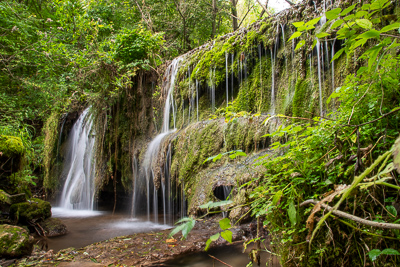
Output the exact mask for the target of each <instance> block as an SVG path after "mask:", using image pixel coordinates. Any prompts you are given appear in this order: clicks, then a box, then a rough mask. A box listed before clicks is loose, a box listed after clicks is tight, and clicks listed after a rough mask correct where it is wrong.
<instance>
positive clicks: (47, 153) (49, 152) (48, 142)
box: [43, 112, 60, 191]
mask: <svg viewBox="0 0 400 267" xmlns="http://www.w3.org/2000/svg"><path fill="white" fill-rule="evenodd" d="M59 118H60V114H59V113H58V112H53V113H52V114H51V115H50V116H49V118H48V119H47V121H46V123H45V125H44V129H43V131H44V136H45V138H44V151H43V165H44V180H43V187H44V188H45V189H46V191H52V190H55V189H56V187H57V184H58V177H56V176H55V175H53V174H52V173H51V168H52V166H53V164H54V161H55V160H56V157H57V155H56V146H57V141H58V121H59Z"/></svg>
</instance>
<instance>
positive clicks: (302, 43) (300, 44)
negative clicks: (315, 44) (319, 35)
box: [294, 40, 306, 51]
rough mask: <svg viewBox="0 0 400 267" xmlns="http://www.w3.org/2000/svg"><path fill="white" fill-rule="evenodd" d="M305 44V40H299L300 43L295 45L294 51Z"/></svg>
mask: <svg viewBox="0 0 400 267" xmlns="http://www.w3.org/2000/svg"><path fill="white" fill-rule="evenodd" d="M305 44H306V41H305V40H301V41H300V42H298V43H297V45H296V48H295V49H294V50H295V51H296V50H298V49H300V48H302V47H303V46H304V45H305Z"/></svg>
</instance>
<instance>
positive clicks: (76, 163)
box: [60, 109, 95, 210]
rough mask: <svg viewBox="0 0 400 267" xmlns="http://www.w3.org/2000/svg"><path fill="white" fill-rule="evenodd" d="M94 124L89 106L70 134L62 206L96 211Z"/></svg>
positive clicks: (64, 168) (64, 169) (64, 171)
mask: <svg viewBox="0 0 400 267" xmlns="http://www.w3.org/2000/svg"><path fill="white" fill-rule="evenodd" d="M92 124H93V120H92V117H91V115H90V114H89V109H86V110H85V111H83V113H82V114H81V115H80V117H79V118H78V120H77V121H76V122H75V124H74V126H73V127H72V129H71V132H70V135H69V137H68V152H67V156H66V159H65V163H64V167H63V174H66V180H65V183H64V186H63V190H62V194H61V200H60V207H61V208H65V209H74V210H93V205H94V193H95V190H94V159H93V145H94V141H95V137H94V135H93V133H92Z"/></svg>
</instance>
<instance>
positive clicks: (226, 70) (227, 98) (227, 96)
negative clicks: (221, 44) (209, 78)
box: [225, 52, 229, 107]
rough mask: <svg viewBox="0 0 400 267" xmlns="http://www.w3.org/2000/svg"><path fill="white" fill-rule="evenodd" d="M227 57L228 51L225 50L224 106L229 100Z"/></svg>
mask: <svg viewBox="0 0 400 267" xmlns="http://www.w3.org/2000/svg"><path fill="white" fill-rule="evenodd" d="M228 57H229V54H228V52H225V72H226V74H225V80H226V106H227V107H228V102H229V85H228V82H229V76H228Z"/></svg>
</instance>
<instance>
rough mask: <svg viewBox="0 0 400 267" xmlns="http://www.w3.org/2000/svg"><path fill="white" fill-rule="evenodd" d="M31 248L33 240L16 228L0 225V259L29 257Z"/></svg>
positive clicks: (22, 230)
mask: <svg viewBox="0 0 400 267" xmlns="http://www.w3.org/2000/svg"><path fill="white" fill-rule="evenodd" d="M32 248H33V238H32V237H30V236H29V233H28V232H27V231H26V230H25V229H23V228H21V227H18V226H13V225H7V224H3V225H0V257H6V258H15V257H21V256H24V255H29V254H30V253H31V252H32Z"/></svg>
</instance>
